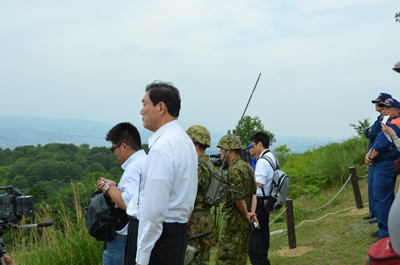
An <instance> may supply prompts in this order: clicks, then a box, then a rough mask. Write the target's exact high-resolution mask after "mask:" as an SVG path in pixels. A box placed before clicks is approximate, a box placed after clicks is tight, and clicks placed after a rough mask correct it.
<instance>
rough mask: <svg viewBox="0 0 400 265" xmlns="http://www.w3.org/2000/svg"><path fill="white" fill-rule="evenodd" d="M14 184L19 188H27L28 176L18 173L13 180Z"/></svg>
mask: <svg viewBox="0 0 400 265" xmlns="http://www.w3.org/2000/svg"><path fill="white" fill-rule="evenodd" d="M12 185H13V186H15V187H17V188H19V189H26V188H28V181H27V180H26V177H24V176H22V175H17V176H15V178H14V179H13V180H12Z"/></svg>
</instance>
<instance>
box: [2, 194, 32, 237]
mask: <svg viewBox="0 0 400 265" xmlns="http://www.w3.org/2000/svg"><path fill="white" fill-rule="evenodd" d="M0 190H5V191H6V192H7V193H6V194H0V230H6V229H9V228H10V227H12V226H13V225H14V224H17V223H18V221H20V220H22V215H28V214H32V213H33V212H34V210H33V209H34V208H33V196H32V195H28V196H22V194H21V192H20V191H19V189H18V188H17V187H0Z"/></svg>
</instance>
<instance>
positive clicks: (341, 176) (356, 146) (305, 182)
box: [282, 137, 368, 198]
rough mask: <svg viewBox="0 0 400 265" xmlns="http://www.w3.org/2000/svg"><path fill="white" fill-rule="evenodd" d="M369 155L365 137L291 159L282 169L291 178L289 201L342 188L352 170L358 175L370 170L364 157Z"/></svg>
mask: <svg viewBox="0 0 400 265" xmlns="http://www.w3.org/2000/svg"><path fill="white" fill-rule="evenodd" d="M367 151H368V140H367V139H366V138H365V137H354V138H350V139H348V140H346V141H343V142H342V143H330V144H328V145H326V146H322V147H320V148H318V149H313V150H312V151H311V150H308V151H306V152H305V153H303V154H301V155H296V154H295V155H291V156H290V157H289V158H288V160H287V162H286V163H285V164H284V166H283V167H282V169H283V171H285V172H286V173H287V174H288V175H289V177H290V189H289V192H290V197H291V198H296V197H298V196H300V195H301V194H304V193H306V194H311V195H318V194H319V192H320V190H321V189H325V188H328V187H332V186H333V185H341V184H343V183H344V182H345V181H346V180H347V178H348V177H349V175H350V173H349V167H352V166H355V167H356V169H357V172H359V174H364V173H366V171H367V167H366V165H365V164H364V156H365V154H366V153H367Z"/></svg>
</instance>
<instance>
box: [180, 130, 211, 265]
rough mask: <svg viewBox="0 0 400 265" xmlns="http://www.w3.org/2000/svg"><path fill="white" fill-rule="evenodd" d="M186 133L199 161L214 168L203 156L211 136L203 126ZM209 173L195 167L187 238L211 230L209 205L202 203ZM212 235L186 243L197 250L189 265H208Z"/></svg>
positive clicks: (199, 165)
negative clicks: (191, 209) (193, 198)
mask: <svg viewBox="0 0 400 265" xmlns="http://www.w3.org/2000/svg"><path fill="white" fill-rule="evenodd" d="M186 133H187V134H188V136H189V138H190V139H192V141H193V143H194V145H195V148H196V152H197V155H198V157H199V160H202V161H205V162H206V163H207V164H208V166H209V168H211V169H212V168H214V165H213V164H212V163H211V162H210V157H209V156H208V155H206V154H205V150H206V148H208V147H210V142H211V136H210V132H209V131H208V130H207V129H206V128H205V127H203V126H200V125H193V126H192V127H190V128H189V129H188V130H187V131H186ZM210 175H211V172H210V171H209V170H208V168H207V166H205V165H203V164H202V163H201V162H199V163H198V167H197V179H198V190H197V197H196V201H195V204H194V210H193V212H192V214H191V215H190V216H189V220H188V221H189V223H188V226H189V237H193V236H197V235H200V234H204V233H207V232H210V231H212V230H213V219H212V216H211V213H210V208H211V205H208V204H206V203H205V202H204V195H205V194H206V192H207V188H208V186H209V184H210ZM211 240H212V235H208V236H205V237H200V238H196V239H193V240H190V241H189V242H188V244H189V245H191V246H193V247H195V248H197V249H198V250H199V255H198V256H197V257H195V258H194V260H193V262H192V263H191V264H201V265H202V264H209V262H210V249H211Z"/></svg>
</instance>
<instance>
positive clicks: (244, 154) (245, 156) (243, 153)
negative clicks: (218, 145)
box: [210, 149, 250, 170]
mask: <svg viewBox="0 0 400 265" xmlns="http://www.w3.org/2000/svg"><path fill="white" fill-rule="evenodd" d="M239 156H240V158H241V159H242V160H243V161H244V162H246V163H247V162H248V161H249V160H250V152H249V150H247V149H242V150H240V152H239ZM210 158H214V159H213V160H211V162H212V163H213V164H214V166H216V167H220V166H221V165H222V159H221V155H220V154H215V155H210ZM228 167H229V165H228V163H225V165H224V167H223V170H226V169H228Z"/></svg>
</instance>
